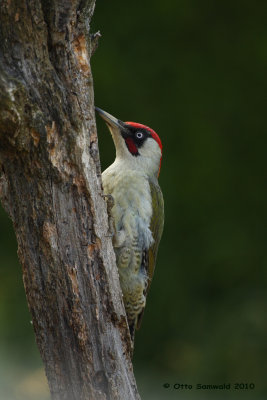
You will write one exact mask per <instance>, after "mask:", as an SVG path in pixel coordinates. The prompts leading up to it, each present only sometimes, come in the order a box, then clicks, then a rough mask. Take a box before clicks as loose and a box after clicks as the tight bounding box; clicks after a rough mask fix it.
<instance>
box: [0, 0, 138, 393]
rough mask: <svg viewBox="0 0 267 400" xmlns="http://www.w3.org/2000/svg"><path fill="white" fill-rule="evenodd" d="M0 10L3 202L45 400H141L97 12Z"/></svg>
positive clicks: (90, 1)
mask: <svg viewBox="0 0 267 400" xmlns="http://www.w3.org/2000/svg"><path fill="white" fill-rule="evenodd" d="M0 4H1V15H0V198H1V201H2V204H3V206H4V207H5V209H6V210H7V211H8V213H9V215H10V216H11V218H12V221H13V223H14V228H15V232H16V236H17V241H18V254H19V259H20V262H21V265H22V271H23V280H24V285H25V291H26V296H27V301H28V305H29V309H30V311H31V314H32V320H33V326H34V331H35V335H36V341H37V345H38V347H39V350H40V353H41V356H42V359H43V361H44V364H45V369H46V374H47V378H48V382H49V386H50V391H51V396H52V399H55V400H63V399H69V400H78V399H79V400H84V399H86V400H88V399H93V400H98V399H101V400H102V399H122V400H126V399H139V395H138V393H137V389H136V384H135V379H134V376H133V371H132V365H131V360H130V339H129V331H128V326H127V322H126V316H125V311H124V307H123V303H122V296H121V290H120V286H119V280H118V274H117V268H116V265H115V256H114V252H113V248H112V243H111V238H110V237H109V236H110V235H109V230H108V220H107V212H106V203H105V200H104V199H103V197H102V196H101V194H102V189H101V175H100V163H99V155H98V144H97V135H96V126H95V117H94V104H93V103H94V99H93V81H92V74H91V69H90V49H92V48H93V47H94V44H93V43H92V42H91V40H90V37H89V25H90V20H91V16H92V13H93V9H94V0H80V1H78V0H14V1H11V0H2V1H1V2H0Z"/></svg>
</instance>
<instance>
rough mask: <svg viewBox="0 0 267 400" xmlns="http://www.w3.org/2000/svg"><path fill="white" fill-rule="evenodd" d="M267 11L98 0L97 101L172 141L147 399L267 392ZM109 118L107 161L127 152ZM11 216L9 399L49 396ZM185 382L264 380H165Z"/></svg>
mask: <svg viewBox="0 0 267 400" xmlns="http://www.w3.org/2000/svg"><path fill="white" fill-rule="evenodd" d="M266 17H267V3H266V2H265V1H256V2H251V1H246V0H243V1H241V0H239V1H229V0H225V1H216V2H215V1H207V0H201V1H197V0H191V1H190V0H179V1H174V0H172V1H171V0H165V1H159V0H157V1H155V0H154V1H152V0H146V1H135V2H128V1H127V2H126V1H122V0H118V1H115V2H111V1H107V0H97V5H96V11H95V16H94V20H93V31H96V30H98V29H100V31H101V33H102V38H101V39H100V43H99V48H98V50H97V51H96V53H95V55H94V56H93V58H92V69H93V75H94V83H95V99H96V104H97V106H98V107H100V108H103V109H104V110H106V111H108V112H110V113H111V114H113V115H115V116H116V117H118V118H119V119H121V120H128V121H129V120H130V121H135V122H141V123H144V124H146V125H149V126H151V127H152V128H153V129H154V130H156V132H157V133H158V134H159V135H160V137H161V139H162V142H163V149H164V153H163V161H162V171H161V174H160V185H161V187H162V190H163V193H164V198H165V213H166V219H165V229H164V235H163V238H162V242H161V245H160V249H159V256H158V262H157V268H156V272H155V276H154V280H153V284H152V287H151V291H150V294H149V298H148V302H147V308H146V312H145V316H144V319H143V325H142V328H141V330H140V331H139V332H138V333H137V335H136V349H135V357H134V366H135V370H136V376H137V380H138V386H139V390H140V392H141V394H142V396H143V397H142V398H143V400H152V399H153V400H154V399H155V400H163V399H167V400H168V399H187V398H188V399H189V398H190V399H202V398H211V399H215V398H216V399H217V398H218V399H219V398H221V397H220V396H222V397H223V398H240V399H241V398H242V399H243V398H244V399H252V398H253V399H255V400H257V399H262V398H266V396H267V383H266V370H267V341H266V332H267V294H266V278H267V271H266V264H267V254H266V226H267V223H266V222H267V218H266V214H267V212H266V192H267V188H266V144H267V143H266V124H267V123H266V105H267V101H266V100H267V24H266ZM97 122H98V127H99V142H100V154H101V162H102V169H103V170H104V169H105V168H106V167H107V166H108V165H109V164H110V163H111V162H112V161H113V159H114V155H115V152H114V147H113V143H112V140H111V137H110V135H109V133H108V130H107V129H106V127H105V125H104V123H103V122H102V121H100V120H99V119H98V120H97ZM0 224H1V226H0V228H1V231H0V235H1V236H0V266H1V268H0V274H1V276H0V351H1V354H0V360H1V361H0V387H1V390H0V396H2V397H0V398H1V399H2V398H3V400H9V399H12V400H13V399H18V400H26V399H27V400H29V399H30V400H31V399H37V398H38V400H43V399H45V398H46V397H45V394H44V393H45V390H44V388H43V386H42V385H41V384H40V385H39V386H38V385H37V388H36V387H35V391H34V388H33V387H34V384H35V385H36V381H38V379H39V378H38V377H39V375H41V372H40V369H38V368H40V365H41V364H40V359H39V355H38V352H37V350H36V347H35V342H34V337H33V333H32V326H31V324H30V319H31V318H30V316H29V314H28V311H27V307H26V301H25V295H24V291H23V286H22V278H21V271H20V266H19V264H18V261H17V257H16V243H15V239H14V234H13V231H12V227H11V223H10V220H9V219H8V218H7V216H6V215H5V213H4V212H1V214H0ZM36 370H37V371H36ZM25 382H26V383H25ZM176 382H180V383H184V384H185V383H187V384H192V385H194V384H196V383H202V384H212V383H231V384H234V383H235V382H239V383H251V382H253V383H255V385H256V388H255V389H254V390H253V391H249V390H243V391H240V390H239V391H234V390H231V391H227V392H225V391H224V392H223V391H208V392H204V391H197V390H194V389H193V390H191V391H189V390H175V389H172V388H171V387H170V388H168V389H164V388H163V386H162V385H163V384H164V383H170V384H174V383H176ZM23 385H24V386H23ZM38 387H39V389H38ZM32 388H33V389H32ZM27 390H28V392H27ZM38 390H39V392H38ZM37 393H38V395H37ZM42 393H43V394H42Z"/></svg>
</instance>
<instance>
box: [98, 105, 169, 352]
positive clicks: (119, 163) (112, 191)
mask: <svg viewBox="0 0 267 400" xmlns="http://www.w3.org/2000/svg"><path fill="white" fill-rule="evenodd" d="M95 109H96V111H97V112H98V113H99V115H100V116H101V117H102V119H103V120H104V121H105V123H106V124H107V126H108V128H109V131H110V133H111V135H112V139H113V142H114V145H115V150H116V157H115V161H114V162H113V163H112V164H111V165H110V166H109V167H108V168H107V169H106V170H105V171H104V172H103V173H102V184H103V193H104V196H107V197H109V200H110V203H109V205H110V207H108V208H110V209H109V213H110V217H111V219H112V221H113V229H114V231H113V247H114V251H115V255H116V264H117V267H118V272H119V280H120V286H121V289H122V294H123V302H124V306H125V311H126V316H127V321H128V326H129V331H130V336H131V342H132V345H133V343H134V337H135V330H136V329H139V328H140V325H141V320H142V317H143V314H144V309H145V305H146V298H147V294H148V291H149V288H150V284H151V280H152V277H153V274H154V269H155V264H156V258H157V252H158V246H159V242H160V239H161V236H162V231H163V225H164V201H163V195H162V191H161V189H160V186H159V183H158V176H159V173H160V167H161V160H162V143H161V140H160V138H159V136H158V135H157V133H156V132H155V131H154V130H153V129H151V128H149V127H148V126H146V125H142V124H139V123H135V122H122V121H120V120H119V119H117V118H115V117H113V116H112V115H111V114H109V113H107V112H106V111H103V110H101V109H100V108H98V107H95Z"/></svg>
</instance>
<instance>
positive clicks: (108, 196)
mask: <svg viewBox="0 0 267 400" xmlns="http://www.w3.org/2000/svg"><path fill="white" fill-rule="evenodd" d="M101 196H102V197H104V199H105V200H106V204H107V213H108V227H109V229H108V233H109V234H108V235H107V237H112V238H113V237H114V235H115V222H114V218H113V216H112V214H111V210H112V208H113V207H114V204H115V201H114V197H113V196H112V195H111V194H102V195H101Z"/></svg>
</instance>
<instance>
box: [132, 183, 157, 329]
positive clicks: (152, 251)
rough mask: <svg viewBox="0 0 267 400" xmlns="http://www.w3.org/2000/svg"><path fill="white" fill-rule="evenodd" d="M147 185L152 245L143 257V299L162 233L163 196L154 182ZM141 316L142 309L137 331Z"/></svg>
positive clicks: (148, 284)
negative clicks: (145, 283)
mask: <svg viewBox="0 0 267 400" xmlns="http://www.w3.org/2000/svg"><path fill="white" fill-rule="evenodd" d="M149 184H150V192H151V199H152V210H153V214H152V217H151V222H150V230H151V232H152V236H153V239H154V243H153V244H152V246H151V247H150V248H149V249H148V250H147V255H146V257H145V259H146V265H145V268H146V271H147V275H148V283H147V287H146V290H145V293H144V295H145V297H146V296H147V293H148V291H149V288H150V284H151V281H152V278H153V275H154V270H155V265H156V259H157V253H158V247H159V242H160V239H161V236H162V231H163V226H164V201H163V195H162V192H161V189H160V186H159V184H158V182H157V181H156V180H155V181H150V182H149ZM143 314H144V309H143V310H142V312H141V313H140V314H139V315H138V319H137V324H136V328H137V329H139V328H140V325H141V322H142V317H143Z"/></svg>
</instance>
